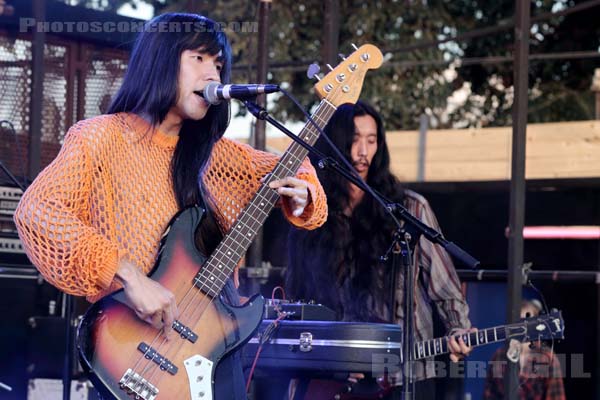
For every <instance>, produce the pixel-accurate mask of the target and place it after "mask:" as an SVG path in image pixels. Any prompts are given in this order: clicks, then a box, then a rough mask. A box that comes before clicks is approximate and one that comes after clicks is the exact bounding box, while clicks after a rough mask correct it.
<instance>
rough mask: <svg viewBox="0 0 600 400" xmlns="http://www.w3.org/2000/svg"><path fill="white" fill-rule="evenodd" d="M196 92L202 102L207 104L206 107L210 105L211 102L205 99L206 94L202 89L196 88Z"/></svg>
mask: <svg viewBox="0 0 600 400" xmlns="http://www.w3.org/2000/svg"><path fill="white" fill-rule="evenodd" d="M194 94H195V95H196V96H198V97H199V98H200V102H201V103H202V104H203V105H205V106H206V107H208V106H209V105H210V104H209V103H208V102H207V101H206V100H205V99H204V96H203V95H202V91H201V90H194Z"/></svg>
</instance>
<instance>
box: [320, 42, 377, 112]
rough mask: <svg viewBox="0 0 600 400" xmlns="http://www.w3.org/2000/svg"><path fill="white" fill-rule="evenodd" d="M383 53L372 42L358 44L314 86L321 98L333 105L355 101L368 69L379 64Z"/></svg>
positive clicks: (337, 105)
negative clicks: (356, 47)
mask: <svg viewBox="0 0 600 400" xmlns="http://www.w3.org/2000/svg"><path fill="white" fill-rule="evenodd" d="M382 62H383V55H382V54H381V51H380V50H379V49H378V48H377V47H376V46H373V45H372V44H365V45H362V46H360V47H359V48H358V49H357V50H356V51H354V53H352V54H350V55H349V56H348V57H347V58H346V59H345V60H344V61H342V62H341V63H340V64H338V66H337V67H335V68H334V69H333V70H332V71H330V72H329V73H328V74H327V75H325V76H324V77H323V78H322V79H321V80H320V81H319V82H318V83H317V84H316V85H315V86H314V88H315V91H316V92H317V95H318V96H319V98H321V99H326V100H327V101H329V102H330V103H331V104H333V105H334V106H335V107H339V106H341V105H342V104H345V103H356V101H357V100H358V98H359V96H360V92H361V90H362V85H363V82H364V80H365V75H366V73H367V71H368V70H370V69H376V68H379V66H381V63H382Z"/></svg>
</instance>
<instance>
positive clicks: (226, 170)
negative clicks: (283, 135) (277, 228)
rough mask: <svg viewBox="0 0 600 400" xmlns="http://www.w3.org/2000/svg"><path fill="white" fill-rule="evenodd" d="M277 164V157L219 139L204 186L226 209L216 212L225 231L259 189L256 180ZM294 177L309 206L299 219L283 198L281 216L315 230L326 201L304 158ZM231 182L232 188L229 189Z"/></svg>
mask: <svg viewBox="0 0 600 400" xmlns="http://www.w3.org/2000/svg"><path fill="white" fill-rule="evenodd" d="M278 161H279V157H277V156H276V155H274V154H271V153H267V152H264V151H259V150H256V149H254V148H252V147H250V146H248V145H245V144H242V143H238V142H235V141H233V140H228V139H221V140H220V141H219V142H218V143H217V145H216V146H215V151H214V157H213V158H212V159H211V164H210V166H209V168H208V169H207V173H206V174H205V177H204V182H205V183H206V184H207V186H208V188H209V191H210V192H211V194H212V195H213V196H214V197H215V200H216V202H217V203H219V204H221V205H223V204H225V205H226V209H223V208H224V207H220V208H221V210H220V212H219V213H220V214H221V219H222V220H225V221H226V226H225V228H226V229H229V227H231V225H232V224H233V221H235V220H236V219H237V217H238V215H239V212H241V211H242V209H243V208H244V207H245V206H246V205H247V204H248V202H249V201H250V200H251V199H252V196H254V193H256V191H257V190H258V188H259V185H260V179H261V178H262V177H263V176H265V175H266V174H268V173H269V172H271V171H272V170H273V168H274V167H275V165H276V164H277V162H278ZM296 177H298V178H300V179H303V180H305V181H306V182H307V184H308V191H309V195H310V203H309V204H308V205H307V206H306V208H305V209H304V212H303V213H302V215H300V216H298V217H296V216H294V215H293V214H292V211H291V208H290V206H289V204H288V202H287V201H286V200H285V198H284V200H283V201H282V202H281V204H282V209H283V212H284V215H285V217H286V218H287V219H288V221H290V223H291V224H293V225H294V226H296V227H299V228H303V229H315V228H318V227H319V226H321V225H323V223H325V220H326V219H327V199H326V197H325V192H324V191H323V188H322V187H321V184H320V183H319V180H318V179H317V175H316V173H315V169H314V168H313V166H312V165H311V164H310V161H309V160H308V158H307V159H305V160H304V162H303V163H302V165H301V166H300V169H299V170H298V173H297V174H296ZM232 180H233V181H235V183H236V184H235V186H236V188H233V187H232ZM228 197H229V198H228Z"/></svg>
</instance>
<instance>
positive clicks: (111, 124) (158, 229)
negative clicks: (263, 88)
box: [15, 114, 327, 302]
mask: <svg viewBox="0 0 600 400" xmlns="http://www.w3.org/2000/svg"><path fill="white" fill-rule="evenodd" d="M177 140H178V137H177V136H169V135H166V134H163V133H162V132H160V131H155V132H154V133H152V131H151V128H150V126H149V124H148V123H147V122H145V121H144V120H143V119H141V118H139V117H136V116H134V115H131V114H113V115H102V116H99V117H96V118H92V119H89V120H85V121H81V122H79V123H77V124H76V125H74V126H73V127H72V128H71V129H70V130H69V132H68V133H67V135H66V137H65V142H64V145H63V147H62V149H61V151H60V153H59V154H58V156H57V157H56V159H55V160H54V161H53V162H52V163H51V164H50V165H49V166H48V167H47V168H46V169H44V171H42V172H41V173H40V175H39V176H38V177H37V179H36V180H35V181H34V182H33V184H32V185H31V186H30V187H29V189H27V191H26V192H25V194H24V195H23V198H22V199H21V202H20V203H19V206H18V208H17V210H16V212H15V223H16V225H17V228H18V231H19V235H20V237H21V240H22V241H23V244H24V247H25V250H26V252H27V255H28V256H29V258H30V259H31V261H32V262H33V264H35V265H36V266H37V268H38V269H39V270H40V272H41V273H42V275H43V276H44V277H45V278H46V280H48V281H49V282H50V283H51V284H53V285H55V286H57V287H58V288H60V289H62V290H64V291H65V292H67V293H70V294H75V295H85V296H87V298H88V300H90V301H92V302H93V301H96V300H98V299H99V298H101V297H103V296H104V295H106V294H108V293H110V292H112V291H114V290H116V289H118V288H119V287H120V286H119V285H118V283H117V282H116V280H115V281H113V278H114V275H115V273H116V270H117V266H118V261H119V260H120V259H121V258H123V257H127V258H129V259H130V260H131V261H132V262H134V263H135V264H136V265H138V266H139V267H140V268H142V269H143V271H144V272H145V273H148V272H149V271H150V270H151V269H152V267H153V266H154V262H155V257H156V253H157V251H158V244H159V241H160V237H161V235H162V233H163V231H164V229H165V228H166V226H167V224H168V223H169V221H170V220H171V218H172V217H173V215H174V214H175V213H176V212H177V211H178V206H177V202H176V200H175V196H174V193H173V188H172V179H171V176H170V163H171V158H172V156H173V151H174V149H175V145H176V144H177ZM277 160H278V158H277V157H276V156H275V155H273V154H269V153H265V152H260V151H257V150H254V149H253V148H251V147H250V146H247V145H243V144H240V143H237V142H234V141H232V140H228V139H224V138H223V139H221V140H219V141H218V142H217V143H216V144H215V147H214V150H213V153H212V155H211V159H210V161H209V164H208V167H207V169H206V172H205V175H204V177H203V182H204V184H205V187H206V188H207V190H208V192H209V194H210V197H211V201H212V202H213V203H214V204H213V206H215V208H216V210H215V214H216V218H217V222H218V223H219V225H220V226H221V228H222V229H223V230H224V231H228V230H229V228H230V227H231V226H232V224H233V222H234V221H235V219H236V218H237V216H238V215H239V213H240V212H241V211H242V209H243V208H244V207H245V206H246V205H247V203H248V202H249V201H250V200H251V199H252V196H253V195H254V193H255V192H256V191H257V190H258V187H259V185H260V178H261V177H263V176H264V175H265V174H267V173H268V172H270V171H271V170H272V169H273V167H274V166H275V164H276V162H277ZM297 176H298V177H299V178H302V179H304V180H306V181H308V182H309V192H310V196H311V199H312V203H311V204H309V206H307V207H306V209H305V211H304V213H303V214H302V215H301V216H300V217H294V216H293V215H292V214H291V213H290V211H289V209H288V208H287V207H286V202H285V201H284V202H283V205H284V207H283V209H284V214H285V215H286V217H287V218H288V220H289V221H290V222H291V223H292V224H294V225H295V226H298V227H302V228H306V229H314V228H316V227H318V226H320V225H322V224H323V222H324V221H325V219H326V217H327V202H326V199H325V194H324V193H323V189H322V188H321V185H320V184H319V183H318V180H317V178H316V175H315V171H314V169H313V167H312V166H311V164H310V162H308V160H305V161H304V163H303V164H302V167H301V168H300V171H299V173H298V175H297Z"/></svg>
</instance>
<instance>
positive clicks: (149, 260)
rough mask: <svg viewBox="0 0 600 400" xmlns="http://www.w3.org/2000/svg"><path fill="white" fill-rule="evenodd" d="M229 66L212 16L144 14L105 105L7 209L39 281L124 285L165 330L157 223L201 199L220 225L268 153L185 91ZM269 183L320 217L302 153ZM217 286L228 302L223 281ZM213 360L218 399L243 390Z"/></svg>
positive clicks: (293, 210) (313, 223)
mask: <svg viewBox="0 0 600 400" xmlns="http://www.w3.org/2000/svg"><path fill="white" fill-rule="evenodd" d="M230 75H231V49H230V45H229V42H228V40H227V37H226V35H225V33H224V32H223V31H222V29H220V25H219V24H217V23H215V22H214V21H212V20H210V19H208V18H205V17H202V16H199V15H193V14H174V13H172V14H164V15H161V16H158V17H156V18H154V19H153V20H151V21H149V22H148V23H147V24H146V26H145V28H144V30H143V31H142V32H141V33H140V34H139V35H138V38H137V40H136V42H135V44H134V46H133V50H132V53H131V58H130V61H129V65H128V69H127V72H126V75H125V77H124V81H123V84H122V86H121V88H120V90H119V91H118V93H117V94H116V96H115V97H114V99H113V101H112V104H111V105H110V107H109V110H108V113H107V114H106V115H101V116H99V117H95V118H91V119H88V120H85V121H81V122H79V123H77V124H76V125H74V126H73V127H72V128H71V129H70V130H69V132H68V133H67V135H66V137H65V140H64V145H63V147H62V149H61V151H60V153H59V154H58V156H57V157H56V159H55V160H54V161H53V162H52V163H51V164H50V165H49V166H48V167H47V168H46V169H45V170H44V171H42V172H41V173H40V174H39V176H38V177H37V178H36V180H35V181H34V182H33V184H32V185H31V186H30V187H29V189H28V190H27V191H26V192H25V194H24V195H23V198H22V200H21V202H20V204H19V206H18V209H17V210H16V213H15V222H16V224H17V227H18V230H19V235H20V237H21V239H22V241H23V244H24V247H25V249H26V251H27V254H28V256H29V258H30V259H31V261H32V262H33V263H34V264H35V265H36V266H37V268H38V269H39V270H40V272H41V273H42V274H43V276H44V277H45V278H46V279H47V280H48V281H49V282H50V283H52V284H53V285H55V286H57V287H58V288H60V289H61V290H63V291H65V292H67V293H70V294H73V295H82V296H86V297H87V298H88V300H90V301H92V302H94V301H96V300H98V299H100V298H102V297H103V296H106V295H107V294H109V293H112V292H114V291H115V290H117V289H119V288H124V293H125V296H126V298H127V299H128V302H129V305H130V307H131V308H132V309H133V310H134V311H135V313H136V314H137V316H138V317H139V318H141V319H142V320H144V321H146V322H148V323H150V324H152V325H153V326H154V327H155V328H157V329H162V330H163V332H164V335H165V336H167V337H173V336H174V335H176V333H175V332H172V331H173V329H172V324H173V321H174V320H175V319H176V318H177V316H178V309H177V304H176V302H175V298H174V295H173V294H172V293H171V292H170V291H169V290H167V289H166V288H165V287H163V286H162V285H160V284H159V283H158V282H156V281H154V280H152V279H150V278H148V277H147V276H146V274H147V273H148V272H149V271H150V270H151V269H152V267H153V265H154V263H155V260H156V257H157V251H158V248H159V243H160V239H161V236H162V234H163V232H164V230H165V228H166V227H167V224H168V223H169V221H170V220H171V218H172V217H173V216H174V215H175V214H176V213H177V212H178V211H179V210H181V209H183V208H185V207H188V206H194V205H204V206H205V207H207V208H208V209H209V210H210V212H209V214H210V215H211V216H212V217H213V218H214V220H215V221H216V225H217V226H218V230H219V231H220V232H221V233H224V232H226V231H227V230H229V228H231V226H232V224H233V222H234V221H235V219H236V218H237V217H238V214H239V213H240V211H241V210H242V209H243V208H244V207H245V206H246V204H247V203H249V201H250V199H251V198H252V196H253V195H254V193H255V192H256V191H257V190H258V188H259V186H260V185H261V179H262V178H263V177H264V176H265V175H266V174H267V173H269V172H270V171H271V169H272V168H273V167H274V166H275V164H276V162H277V161H278V160H277V158H276V157H275V156H273V155H271V154H267V153H264V152H259V151H256V150H254V149H252V148H251V147H249V146H246V145H243V144H240V143H237V142H235V141H232V140H228V139H225V138H223V137H222V136H223V133H224V131H225V129H226V127H227V126H228V124H229V113H230V111H229V106H228V104H227V103H223V104H220V105H216V106H214V105H209V104H208V103H207V102H206V101H205V100H204V99H203V98H202V97H201V96H199V95H198V94H197V93H196V92H201V91H202V89H203V88H204V86H205V85H207V84H208V83H210V82H222V83H228V82H229V80H230ZM270 186H271V188H272V189H273V190H275V191H277V192H278V193H279V194H280V195H282V196H283V197H282V207H283V209H284V213H285V215H286V217H287V218H288V220H289V221H290V222H291V223H292V224H293V225H295V226H296V227H299V228H305V229H314V228H316V227H318V226H319V225H321V224H322V223H323V222H324V220H325V218H326V213H327V208H326V200H325V196H324V193H323V190H322V188H321V186H320V184H319V182H318V180H317V178H316V175H315V173H314V169H313V168H312V166H311V165H310V163H309V162H308V160H306V161H305V162H304V163H303V164H302V167H301V169H300V171H299V173H298V174H297V176H295V177H293V176H290V177H287V178H284V179H281V180H278V181H275V182H272V183H271V184H270ZM209 239H210V238H209ZM223 292H224V293H223V295H224V297H225V298H226V299H227V300H228V301H229V302H230V303H233V304H235V303H237V301H238V300H237V292H236V289H235V287H234V285H233V284H232V283H231V282H228V284H227V285H226V286H225V289H224V290H223ZM220 365H221V366H220V367H219V368H218V369H217V376H216V380H218V381H221V382H228V381H229V383H226V384H225V385H217V398H218V399H240V398H245V393H244V378H243V375H242V371H241V366H240V363H239V357H237V356H233V357H230V358H229V359H228V361H224V362H222V363H221V364H220ZM219 388H220V389H219Z"/></svg>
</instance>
